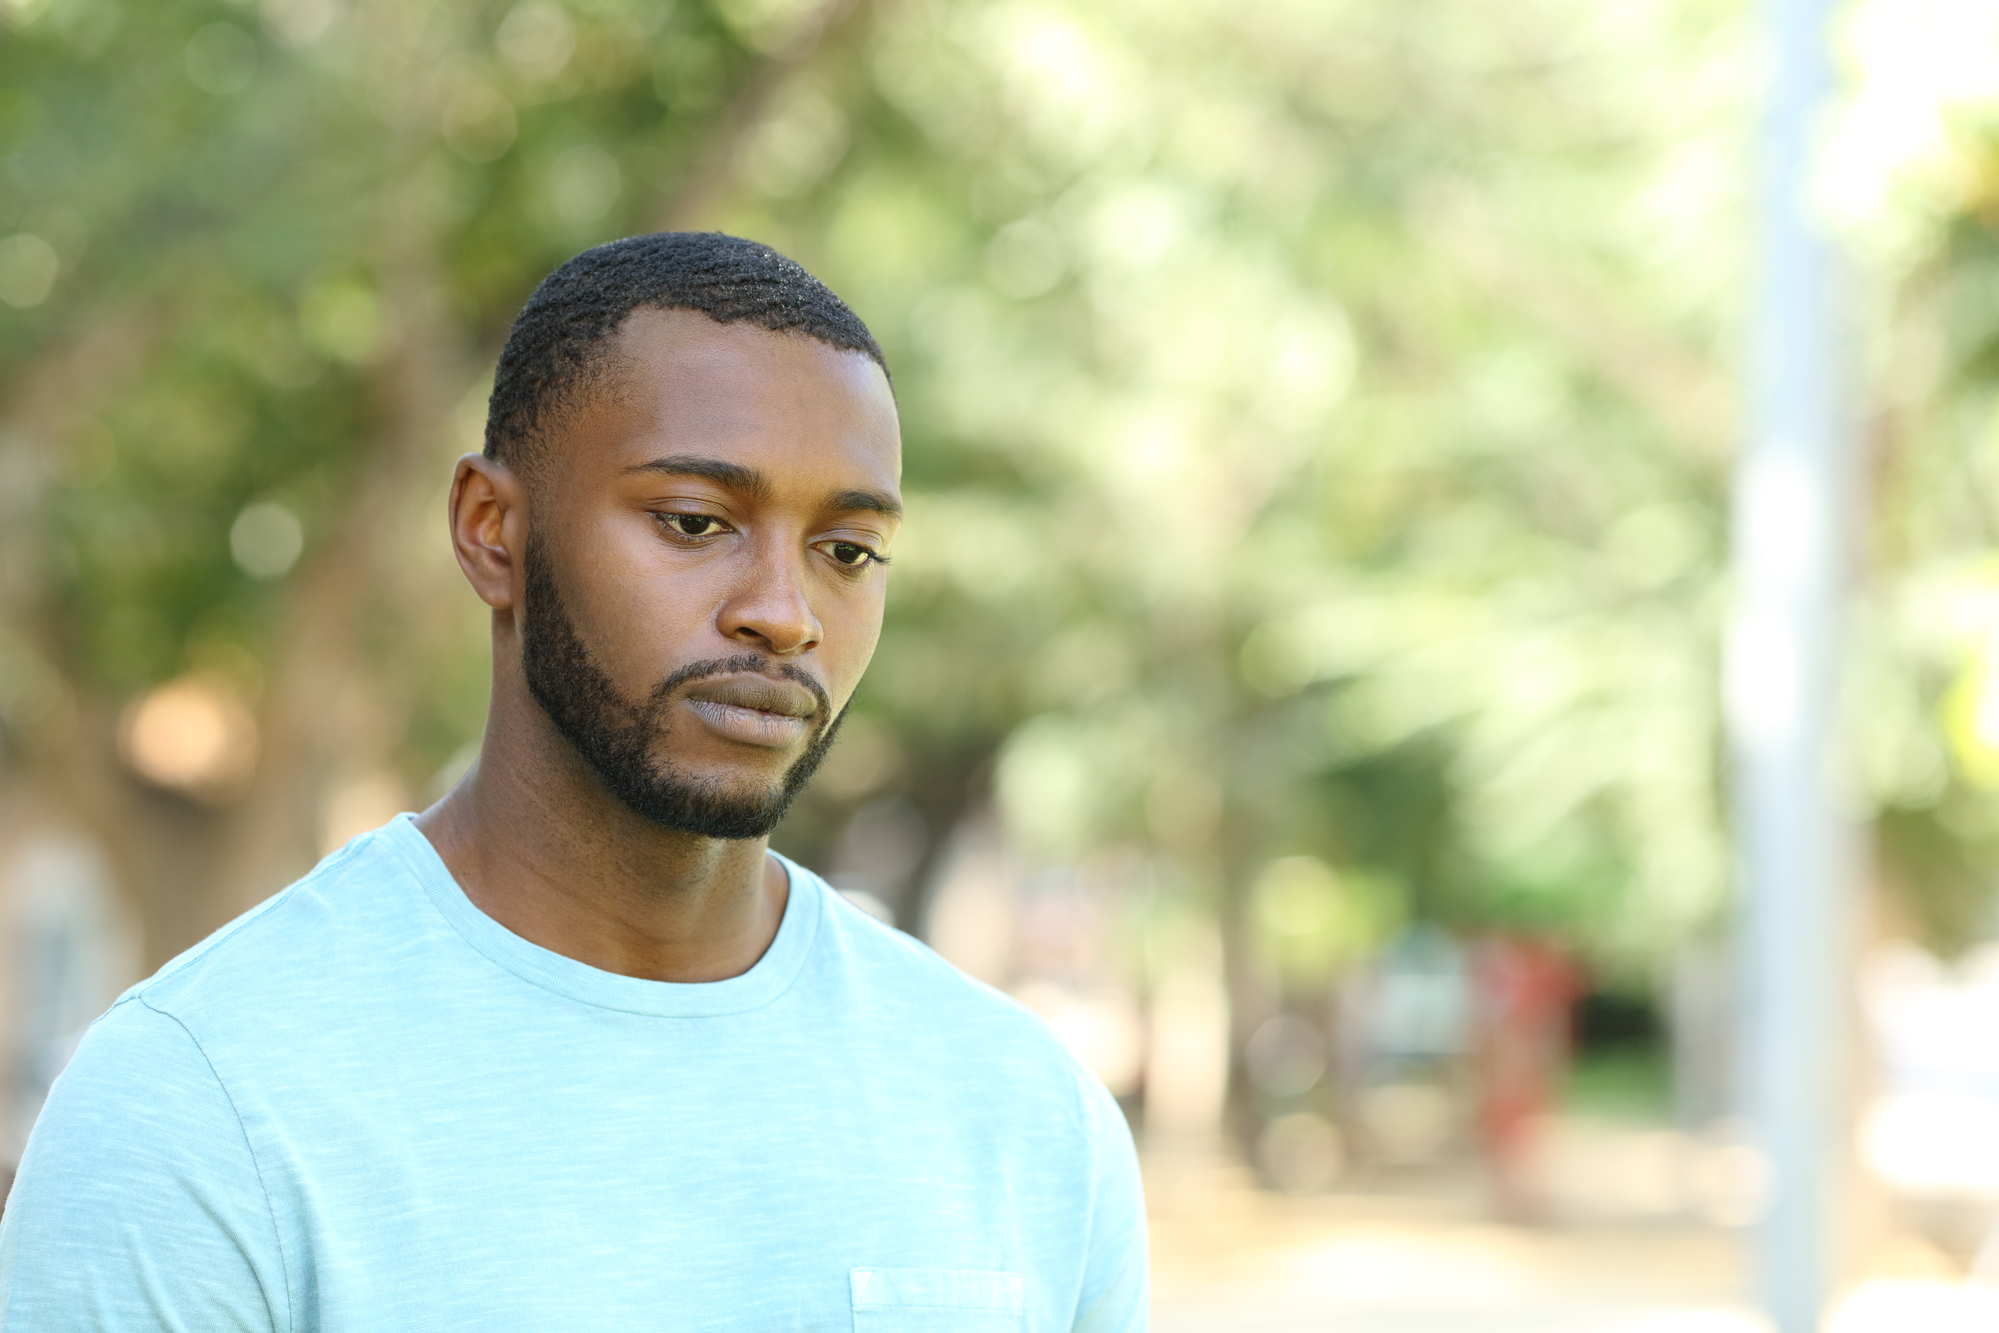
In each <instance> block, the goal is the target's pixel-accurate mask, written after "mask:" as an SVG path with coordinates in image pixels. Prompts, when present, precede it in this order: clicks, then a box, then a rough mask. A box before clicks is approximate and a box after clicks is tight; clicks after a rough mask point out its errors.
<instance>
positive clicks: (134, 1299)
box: [0, 998, 291, 1333]
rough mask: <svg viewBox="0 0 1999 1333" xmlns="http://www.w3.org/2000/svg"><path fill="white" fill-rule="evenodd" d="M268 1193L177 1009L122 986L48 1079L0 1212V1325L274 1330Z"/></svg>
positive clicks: (281, 1282) (50, 1329)
mask: <svg viewBox="0 0 1999 1333" xmlns="http://www.w3.org/2000/svg"><path fill="white" fill-rule="evenodd" d="M286 1293H287V1288H286V1284H285V1273H284V1264H283V1261H282V1257H281V1253H280V1250H279V1245H278V1235H277V1229H276V1226H275V1224H274V1221H273V1219H272V1214H271V1206H270V1203H269V1200H268V1198H267V1196H266V1195H265V1192H264V1187H263V1184H262V1181H261V1180H260V1178H259V1176H258V1172H257V1164H256V1161H255V1160H254V1158H253V1157H252V1155H251V1151H250V1143H249V1140H248V1139H247V1138H246V1137H245V1136H244V1133H243V1126H242V1122H241V1121H240V1120H239V1119H238V1118H237V1114H236V1109H235V1107H234V1105H233V1104H232V1103H231V1102H230V1100H229V1096H228V1093H227V1092H226V1091H225V1089H224V1088H223V1086H222V1084H221V1083H220V1082H219V1081H218V1080H217V1078H216V1076H215V1071H214V1070H213V1069H212V1068H211V1067H210V1066H209V1063H208V1059H207V1057H206V1056H204V1055H203V1054H202V1051H201V1048H200V1046H199V1045H198V1044H197V1043H196V1042H195V1040H194V1038H193V1037H192V1036H191V1035H189V1033H188V1031H187V1029H186V1028H184V1027H183V1026H182V1025H181V1024H180V1022H179V1021H178V1020H176V1019H174V1018H172V1017H169V1016H168V1015H166V1014H163V1013H161V1012H159V1011H157V1010H154V1009H152V1008H150V1007H148V1006H147V1005H146V1004H145V1002H144V1001H143V1000H141V999H137V998H128V999H126V1000H125V1001H123V1002H122V1003H120V1004H119V1005H117V1006H116V1007H114V1008H113V1009H112V1010H111V1012H110V1013H108V1014H106V1015H105V1016H104V1017H103V1018H100V1019H99V1020H98V1021H97V1022H96V1023H95V1024H94V1025H93V1026H92V1027H91V1029H90V1031H89V1033H88V1034H87V1035H86V1036H85V1037H84V1039H83V1042H82V1044H81V1045H80V1046H79V1047H78V1049H77V1052H76V1055H75V1057H74V1058H73V1059H72V1060H71V1061H70V1063H69V1067H68V1068H67V1069H65V1070H64V1071H63V1073H62V1076H61V1077H60V1078H58V1079H57V1080H56V1083H55V1087H54V1088H53V1089H51V1090H50V1092H49V1099H48V1102H47V1104H46V1105H45V1106H44V1107H43V1108H42V1113H41V1117H40V1119H39V1120H37V1121H36V1123H35V1130H34V1133H33V1134H32V1135H31V1136H30V1137H29V1139H28V1146H27V1151H26V1152H25V1153H24V1154H23V1156H22V1158H21V1168H20V1174H19V1176H18V1177H17V1179H16V1180H15V1183H14V1189H13V1192H12V1193H11V1194H10V1195H9V1196H8V1198H7V1204H6V1211H5V1213H4V1215H0V1330H15V1329H19V1330H22V1333H27V1330H31V1329H32V1330H34V1331H35V1333H139V1330H144V1331H145V1333H160V1331H162V1330H171V1331H172V1333H182V1330H185V1333H222V1331H224V1330H228V1331H229V1333H236V1331H238V1330H241V1331H245V1333H247V1331H249V1330H254V1331H255V1333H279V1331H280V1330H283V1329H286V1328H288V1327H289V1325H290V1322H291V1321H290V1317H289V1310H288V1304H287V1294H286Z"/></svg>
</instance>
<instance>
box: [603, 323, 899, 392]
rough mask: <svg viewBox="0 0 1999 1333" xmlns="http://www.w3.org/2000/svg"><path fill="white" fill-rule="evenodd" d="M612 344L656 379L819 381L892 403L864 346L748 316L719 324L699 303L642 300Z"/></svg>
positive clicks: (744, 385)
mask: <svg viewBox="0 0 1999 1333" xmlns="http://www.w3.org/2000/svg"><path fill="white" fill-rule="evenodd" d="M611 351H612V353H613V355H614V357H615V358H616V359H617V360H618V361H620V362H622V363H624V367H625V368H626V369H628V370H631V371H637V372H638V373H640V374H641V375H644V376H649V377H654V378H661V377H663V378H666V379H670V380H674V381H691V382H698V381H701V380H710V381H724V382H727V384H728V386H729V387H732V388H735V389H738V390H742V389H751V388H756V387H777V386H782V385H785V384H796V383H798V382H800V381H822V382H827V383H835V384H841V385H844V386H845V387H846V388H847V389H848V390H849V391H850V392H855V393H857V394H859V395H861V396H864V397H874V396H876V394H877V392H879V394H880V396H882V397H883V398H885V399H886V400H887V402H888V403H889V404H890V405H891V406H892V405H893V403H894V395H893V394H892V393H889V391H888V377H887V375H886V374H885V373H884V372H883V370H882V368H881V367H880V366H879V365H877V364H876V363H875V361H874V359H873V358H872V357H870V356H868V355H867V353H865V352H857V351H849V350H847V349H845V348H840V347H834V346H832V345H831V344H830V343H824V342H821V341H820V340H819V339H817V338H814V337H812V336H811V335H810V334H807V333H802V332H798V331H794V330H789V329H783V330H771V329H766V328H763V327H762V326H760V325H758V324H756V323H753V322H752V321H750V320H746V319H739V320H731V321H729V322H727V323H724V322H722V321H720V320H717V319H714V318H713V317H711V316H709V315H707V314H705V313H703V312H702V311H699V310H672V309H669V310H662V309H658V308H656V307H652V306H640V307H639V308H637V309H635V310H633V311H632V312H631V314H629V315H627V316H626V317H625V321H624V322H623V323H622V324H620V325H619V326H618V331H617V332H616V333H615V334H614V335H612V346H611ZM761 381H769V382H770V385H769V386H760V383H759V382H761ZM689 387H691V385H690V386H689ZM717 387H720V385H718V386H717Z"/></svg>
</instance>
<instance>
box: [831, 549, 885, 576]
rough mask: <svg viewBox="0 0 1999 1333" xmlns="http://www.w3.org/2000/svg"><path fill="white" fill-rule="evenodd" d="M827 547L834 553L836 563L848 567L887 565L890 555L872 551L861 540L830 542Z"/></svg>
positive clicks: (862, 567) (860, 567)
mask: <svg viewBox="0 0 1999 1333" xmlns="http://www.w3.org/2000/svg"><path fill="white" fill-rule="evenodd" d="M826 549H827V550H828V551H829V552H830V553H831V554H832V556H833V561H834V563H835V564H839V565H844V566H846V567H847V568H848V569H865V568H866V567H867V566H869V565H885V564H887V563H888V557H887V556H885V555H881V554H879V553H877V552H875V551H870V550H869V549H868V548H867V547H865V546H863V545H861V544H860V543H859V542H830V543H828V544H827V547H826Z"/></svg>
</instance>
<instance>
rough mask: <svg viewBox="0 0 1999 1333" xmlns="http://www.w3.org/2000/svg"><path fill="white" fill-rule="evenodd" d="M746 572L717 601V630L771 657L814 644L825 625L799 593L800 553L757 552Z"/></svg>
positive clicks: (801, 590)
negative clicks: (722, 599) (725, 596)
mask: <svg viewBox="0 0 1999 1333" xmlns="http://www.w3.org/2000/svg"><path fill="white" fill-rule="evenodd" d="M747 574H748V577H747V578H745V579H744V581H743V583H742V584H741V585H740V586H739V587H737V588H736V590H735V591H734V592H733V593H732V594H731V595H730V596H729V598H728V600H727V601H725V602H724V603H723V604H722V611H721V615H720V617H719V620H718V623H717V628H718V629H720V630H721V632H722V636H723V637H724V638H726V639H730V640H733V641H735V642H737V643H741V644H745V645H747V646H749V647H753V648H760V649H762V650H763V651H765V652H767V653H770V654H771V655H772V656H775V657H792V656H796V655H797V654H799V653H802V652H804V651H806V650H807V649H808V648H812V647H816V646H817V645H818V643H819V641H820V640H821V639H822V638H824V637H825V629H824V627H822V626H821V625H820V623H819V617H818V616H817V615H816V614H815V613H814V612H813V610H812V603H811V602H810V601H809V600H807V598H806V596H805V569H804V556H803V553H802V552H801V553H798V554H786V553H783V552H778V551H770V552H759V555H758V558H757V559H756V560H755V561H753V562H752V563H751V565H750V568H749V570H748V571H747Z"/></svg>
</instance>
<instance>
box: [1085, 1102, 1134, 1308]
mask: <svg viewBox="0 0 1999 1333" xmlns="http://www.w3.org/2000/svg"><path fill="white" fill-rule="evenodd" d="M1083 1078H1084V1082H1085V1084H1086V1091H1085V1095H1086V1097H1087V1098H1088V1101H1087V1109H1088V1113H1089V1121H1090V1127H1091V1131H1092V1134H1093V1138H1094V1143H1093V1153H1092V1156H1093V1157H1094V1159H1095V1162H1096V1173H1095V1179H1094V1181H1093V1183H1092V1188H1093V1191H1094V1193H1093V1197H1092V1199H1091V1201H1090V1249H1089V1257H1088V1259H1087V1260H1086V1262H1085V1264H1084V1268H1083V1290H1082V1293H1081V1299H1080V1300H1079V1301H1078V1302H1077V1304H1076V1323H1075V1327H1074V1333H1144V1331H1145V1328H1146V1326H1147V1321H1148V1318H1149V1314H1150V1303H1151V1287H1150V1282H1149V1278H1148V1274H1149V1269H1148V1265H1147V1258H1146V1237H1145V1189H1144V1186H1143V1185H1142V1184H1141V1183H1140V1181H1139V1175H1138V1153H1137V1151H1136V1150H1135V1149H1134V1148H1133V1146H1132V1141H1131V1126H1130V1125H1128V1124H1126V1123H1125V1118H1124V1112H1122V1111H1120V1110H1119V1109H1118V1104H1117V1103H1116V1102H1115V1101H1112V1100H1111V1095H1110V1093H1109V1092H1107V1091H1105V1089H1104V1086H1103V1085H1102V1084H1101V1083H1099V1082H1097V1080H1096V1078H1095V1077H1094V1076H1092V1075H1087V1074H1086V1075H1084V1076H1083Z"/></svg>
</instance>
